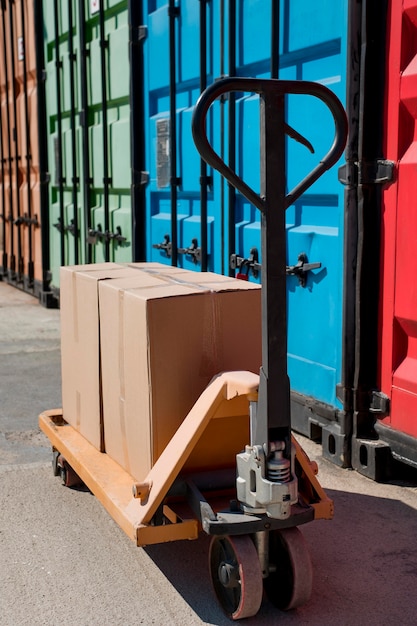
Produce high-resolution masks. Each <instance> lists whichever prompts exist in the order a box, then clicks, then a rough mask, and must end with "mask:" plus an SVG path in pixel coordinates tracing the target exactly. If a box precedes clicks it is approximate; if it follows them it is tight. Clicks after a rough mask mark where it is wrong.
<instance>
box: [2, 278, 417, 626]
mask: <svg viewBox="0 0 417 626" xmlns="http://www.w3.org/2000/svg"><path fill="white" fill-rule="evenodd" d="M0 333H1V340H0V625H1V626H21V625H22V626H23V625H26V624H27V625H30V626H37V625H41V626H57V625H60V626H71V625H74V626H75V625H77V626H83V625H96V624H97V625H103V624H109V625H112V626H118V625H123V626H136V625H137V624H145V625H150V624H156V625H158V626H160V625H167V626H168V625H169V626H171V625H172V626H176V625H178V626H185V625H187V626H193V625H194V624H195V625H197V624H213V625H218V626H223V625H226V624H230V622H229V620H227V619H226V618H225V617H224V616H223V614H222V612H221V610H220V609H219V608H218V606H217V604H216V602H215V599H214V595H213V593H212V591H211V588H210V581H209V574H208V568H207V551H208V543H209V541H208V538H207V537H206V536H202V537H201V539H199V540H198V541H194V542H176V543H172V544H164V545H158V546H153V547H149V548H145V549H141V548H136V547H135V546H134V544H133V543H132V542H131V541H130V540H129V539H128V538H127V537H126V536H125V535H124V533H123V532H122V531H121V530H120V528H119V527H118V526H117V525H116V524H115V522H114V521H113V520H112V519H111V518H110V517H109V516H108V514H107V513H106V511H105V510H104V509H103V508H102V506H101V505H100V503H99V502H98V501H97V500H96V499H95V498H94V496H92V495H91V494H90V493H89V492H88V491H86V490H74V489H66V488H65V487H62V485H61V483H60V480H59V479H58V478H55V477H54V476H53V474H52V470H51V465H50V446H49V443H48V441H47V440H46V438H45V437H44V436H43V434H42V433H40V432H39V429H38V426H37V419H38V414H39V413H40V412H41V411H42V410H44V409H50V408H55V407H57V406H60V402H61V400H60V363H59V311H56V310H47V309H44V308H42V307H41V306H40V305H39V304H38V303H37V301H36V300H35V299H33V298H32V297H31V296H29V295H27V294H24V293H22V292H20V291H18V290H16V289H15V288H13V287H10V286H9V285H7V284H5V283H2V282H0ZM299 439H300V441H301V443H302V445H303V447H304V449H305V450H306V452H307V453H308V454H309V456H310V457H311V458H312V459H314V460H316V461H317V462H318V465H319V478H320V481H321V483H322V485H323V486H324V487H325V488H326V490H327V492H328V494H329V495H330V496H331V497H332V498H333V499H334V501H335V512H336V513H335V519H334V520H333V521H331V522H325V521H319V522H313V523H311V524H308V525H306V526H305V527H303V529H302V532H303V534H304V536H305V538H306V540H307V542H308V544H309V546H310V550H311V554H312V560H313V566H314V585H313V595H312V598H311V600H310V601H309V602H308V603H307V604H306V605H305V606H304V607H302V608H301V609H298V610H296V611H293V612H289V613H282V612H279V611H277V610H276V609H275V608H274V607H272V606H271V604H269V603H268V602H267V601H266V600H265V601H264V603H263V605H262V607H261V610H260V612H259V613H258V615H257V616H256V617H254V618H252V619H249V620H246V621H245V623H247V624H248V625H249V624H259V625H260V626H264V625H265V626H266V625H271V624H279V623H285V624H294V625H295V624H300V625H301V624H303V625H304V624H306V625H307V624H308V625H314V626H327V625H328V626H339V625H340V626H356V625H357V626H373V625H375V626H381V625H391V624H392V625H394V624H395V625H396V626H398V625H400V624H401V625H410V626H411V625H414V624H416V623H417V594H416V590H417V482H416V480H415V473H413V472H411V471H410V472H408V475H407V473H406V474H405V476H404V478H403V479H402V480H401V481H397V482H396V483H390V484H377V483H374V482H372V481H370V480H368V479H366V478H365V477H363V476H360V475H359V474H357V473H355V472H352V471H347V470H342V469H340V468H338V467H336V466H334V465H332V464H330V463H329V462H327V461H325V460H323V459H322V457H321V449H320V446H319V445H317V444H315V443H313V442H311V441H309V440H306V439H304V438H302V437H300V438H299Z"/></svg>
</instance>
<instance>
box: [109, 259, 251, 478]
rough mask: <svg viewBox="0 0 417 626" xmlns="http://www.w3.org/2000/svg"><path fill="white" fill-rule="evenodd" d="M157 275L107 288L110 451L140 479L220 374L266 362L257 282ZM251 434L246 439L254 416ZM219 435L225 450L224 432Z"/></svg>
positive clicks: (115, 282)
mask: <svg viewBox="0 0 417 626" xmlns="http://www.w3.org/2000/svg"><path fill="white" fill-rule="evenodd" d="M149 269H151V268H149ZM144 273H145V274H146V269H145V271H144ZM148 276H152V277H153V278H154V280H155V283H154V284H153V285H149V284H145V283H144V284H143V285H138V286H136V287H135V288H132V287H127V284H126V280H124V279H122V280H112V281H102V282H100V285H99V296H100V337H101V359H102V392H103V422H104V439H105V450H106V452H107V454H108V455H109V456H110V457H111V458H112V459H114V460H115V461H117V462H118V463H119V464H120V465H121V466H122V467H123V468H124V469H126V470H127V471H128V472H129V473H130V474H131V475H132V476H133V477H134V478H135V479H136V480H138V481H141V480H143V479H144V478H145V477H146V475H147V473H148V472H149V470H150V469H151V467H152V466H153V465H154V463H155V462H156V460H157V459H158V457H159V456H160V454H161V452H162V451H163V450H164V448H165V446H166V445H167V443H168V442H169V440H170V439H171V437H172V436H173V434H174V433H175V431H176V430H177V428H178V426H179V425H180V424H181V422H182V421H183V419H184V418H185V417H186V415H187V414H188V412H189V411H190V409H191V408H192V406H193V404H194V403H195V402H196V400H197V399H198V397H199V396H200V394H201V393H202V391H203V390H204V389H205V387H206V386H207V385H208V383H209V382H210V380H211V379H212V377H213V376H215V375H216V374H218V373H220V372H222V371H228V370H236V369H239V370H240V369H243V370H250V371H253V372H255V373H258V372H259V368H260V365H261V301H260V288H259V287H258V286H257V285H253V284H250V283H245V282H244V281H237V280H235V279H230V278H227V277H223V276H219V275H216V274H211V275H210V274H205V273H204V274H199V273H196V272H186V271H184V270H182V271H181V272H174V273H172V272H171V271H170V270H168V271H164V270H163V269H161V270H158V271H157V272H154V271H150V272H149V273H148ZM241 425H242V421H240V422H239V428H240V427H241ZM228 428H229V435H230V436H231V437H233V427H230V425H229V426H228ZM243 428H244V434H245V438H246V436H247V434H246V433H247V419H246V421H245V422H244V423H243ZM212 436H215V437H218V442H219V448H221V444H222V440H221V437H222V433H221V432H218V433H214V431H213V433H212ZM238 440H239V437H236V441H238ZM245 443H248V441H247V440H246V441H245ZM239 450H240V449H239V448H238V449H237V450H234V451H233V454H235V452H238V451H239ZM203 454H206V453H204V452H203ZM206 456H207V454H206ZM229 456H230V455H229ZM232 458H233V455H232ZM216 460H217V459H215V460H213V461H214V462H216Z"/></svg>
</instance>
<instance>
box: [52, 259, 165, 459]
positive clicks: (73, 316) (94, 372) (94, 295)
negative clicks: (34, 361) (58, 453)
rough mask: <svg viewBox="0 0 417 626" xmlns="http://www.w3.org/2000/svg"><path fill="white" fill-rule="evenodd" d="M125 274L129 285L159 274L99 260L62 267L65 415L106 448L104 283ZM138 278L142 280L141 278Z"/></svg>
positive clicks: (62, 345) (86, 434) (87, 435)
mask: <svg viewBox="0 0 417 626" xmlns="http://www.w3.org/2000/svg"><path fill="white" fill-rule="evenodd" d="M116 278H118V279H121V278H124V279H126V280H127V283H126V284H127V285H132V286H134V285H135V284H137V280H138V279H139V280H140V284H142V283H143V281H148V283H152V282H153V281H154V278H153V277H152V276H151V275H149V274H144V273H143V272H141V271H139V268H134V267H130V266H128V265H119V264H117V263H97V264H95V265H76V266H67V267H62V268H61V275H60V308H61V367H62V408H63V416H64V419H65V420H66V421H67V422H68V423H69V424H71V426H73V427H74V428H75V429H76V430H77V431H78V432H80V433H81V434H82V435H83V436H84V437H85V438H86V439H87V440H88V441H89V442H90V443H91V444H93V445H94V446H95V447H96V448H97V449H99V450H103V442H104V439H103V421H102V394H101V363H100V344H99V327H100V313H99V307H98V285H99V283H100V282H102V281H112V280H114V279H116ZM135 281H136V282H135Z"/></svg>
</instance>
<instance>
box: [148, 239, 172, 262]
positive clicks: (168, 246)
mask: <svg viewBox="0 0 417 626" xmlns="http://www.w3.org/2000/svg"><path fill="white" fill-rule="evenodd" d="M152 248H155V250H163V251H164V252H165V254H166V256H167V257H168V258H170V257H171V255H172V243H171V239H170V236H169V235H164V241H162V242H161V243H153V244H152Z"/></svg>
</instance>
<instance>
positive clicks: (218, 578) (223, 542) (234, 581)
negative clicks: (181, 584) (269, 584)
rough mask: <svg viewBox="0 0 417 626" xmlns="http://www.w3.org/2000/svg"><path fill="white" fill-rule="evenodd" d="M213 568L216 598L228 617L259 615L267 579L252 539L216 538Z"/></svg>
mask: <svg viewBox="0 0 417 626" xmlns="http://www.w3.org/2000/svg"><path fill="white" fill-rule="evenodd" d="M209 566H210V575H211V580H212V583H213V587H214V591H215V594H216V596H217V599H218V601H219V603H220V605H221V607H222V609H223V611H224V612H225V613H226V615H227V616H228V617H230V618H231V619H233V620H238V619H242V618H244V617H251V616H252V615H256V613H257V612H258V611H259V608H260V606H261V602H262V594H263V579H262V571H261V566H260V563H259V558H258V553H257V551H256V548H255V545H254V543H253V541H252V540H251V538H250V537H249V536H248V535H243V536H234V537H213V539H212V541H211V544H210V552H209Z"/></svg>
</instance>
